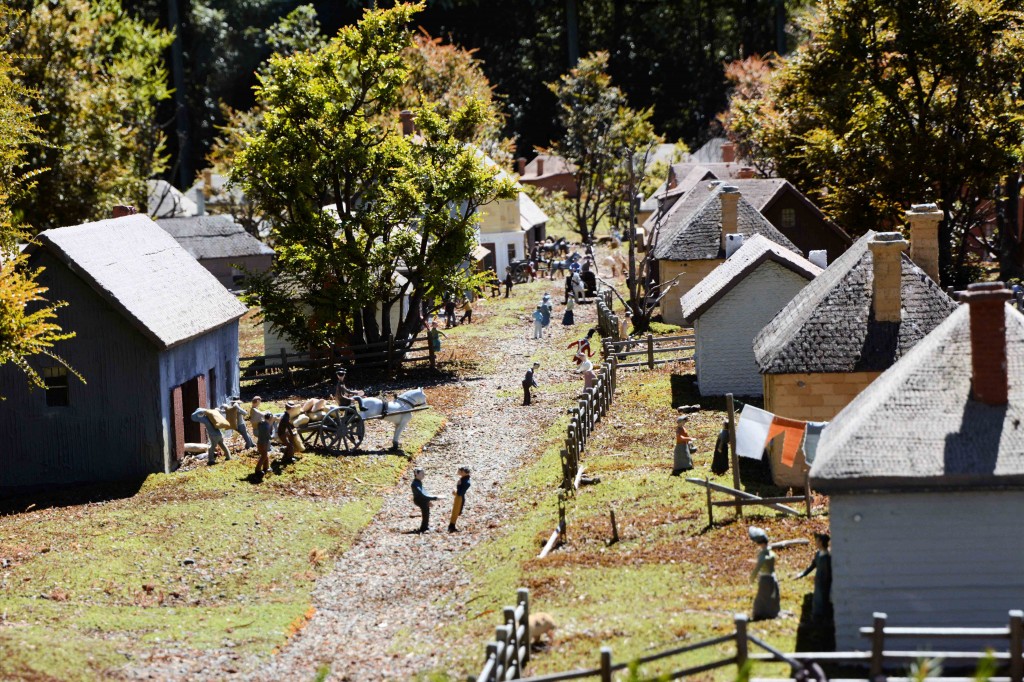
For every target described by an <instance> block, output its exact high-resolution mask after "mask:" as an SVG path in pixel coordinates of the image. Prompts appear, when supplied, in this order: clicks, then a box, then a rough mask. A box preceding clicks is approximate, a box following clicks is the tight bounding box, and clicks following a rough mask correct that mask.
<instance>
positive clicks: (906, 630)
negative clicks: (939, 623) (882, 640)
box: [860, 626, 1010, 639]
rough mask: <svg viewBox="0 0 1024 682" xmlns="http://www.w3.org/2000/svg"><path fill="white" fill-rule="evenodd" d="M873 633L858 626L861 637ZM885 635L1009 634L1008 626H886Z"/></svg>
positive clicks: (977, 636)
mask: <svg viewBox="0 0 1024 682" xmlns="http://www.w3.org/2000/svg"><path fill="white" fill-rule="evenodd" d="M874 633H875V629H874V628H873V627H862V628H860V634H861V636H862V637H871V636H872V635H873V634H874ZM885 636H886V637H938V638H942V637H950V638H955V639H993V638H1001V639H1006V638H1008V637H1009V636H1010V630H1009V628H1005V627H1001V628H928V627H899V626H887V627H886V628H885Z"/></svg>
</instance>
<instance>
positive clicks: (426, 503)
mask: <svg viewBox="0 0 1024 682" xmlns="http://www.w3.org/2000/svg"><path fill="white" fill-rule="evenodd" d="M412 475H413V479H412V503H413V504H415V505H416V506H417V507H419V508H420V519H421V520H420V527H419V529H418V530H415V531H413V532H415V533H426V532H427V531H429V530H430V503H431V502H433V501H434V500H436V499H437V496H436V495H431V494H430V493H428V492H427V491H426V490H424V489H423V477H424V476H425V475H426V473H425V472H424V471H423V469H421V468H419V467H416V468H415V469H413V471H412Z"/></svg>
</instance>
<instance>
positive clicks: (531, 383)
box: [523, 362, 540, 405]
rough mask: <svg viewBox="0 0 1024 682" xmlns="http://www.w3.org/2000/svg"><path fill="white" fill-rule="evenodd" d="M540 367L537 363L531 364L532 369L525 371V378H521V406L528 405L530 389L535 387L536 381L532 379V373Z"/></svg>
mask: <svg viewBox="0 0 1024 682" xmlns="http://www.w3.org/2000/svg"><path fill="white" fill-rule="evenodd" d="M538 367H540V363H539V362H535V363H533V367H531V368H530V369H528V370H526V376H524V377H523V405H529V404H530V389H531V388H536V387H537V380H536V379H534V378H533V373H534V372H535V371H536V370H537V368H538Z"/></svg>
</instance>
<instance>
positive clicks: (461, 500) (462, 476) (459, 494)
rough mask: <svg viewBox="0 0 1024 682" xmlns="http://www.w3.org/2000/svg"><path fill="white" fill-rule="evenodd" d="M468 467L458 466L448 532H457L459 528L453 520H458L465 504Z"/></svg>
mask: <svg viewBox="0 0 1024 682" xmlns="http://www.w3.org/2000/svg"><path fill="white" fill-rule="evenodd" d="M469 486H470V482H469V467H466V466H461V467H459V482H458V483H457V484H456V485H455V499H454V500H452V516H451V519H450V520H449V521H448V532H449V533H458V532H459V529H458V528H456V527H455V522H456V521H458V520H459V516H460V515H461V514H462V509H463V508H464V507H465V504H466V492H467V491H468V490H469Z"/></svg>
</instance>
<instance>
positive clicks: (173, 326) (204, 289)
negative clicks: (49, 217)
mask: <svg viewBox="0 0 1024 682" xmlns="http://www.w3.org/2000/svg"><path fill="white" fill-rule="evenodd" d="M38 240H39V246H33V247H31V250H34V249H36V248H45V249H47V250H49V251H50V252H52V253H53V254H54V255H55V256H56V257H57V258H59V259H60V260H61V261H63V262H64V263H65V264H67V265H68V266H69V267H70V268H71V269H72V270H73V271H74V272H75V273H76V274H78V275H79V276H81V277H82V278H83V279H84V280H85V281H86V282H88V283H89V285H90V286H92V287H93V289H95V290H96V292H97V293H98V294H99V295H100V296H102V297H103V298H104V299H106V300H107V301H108V302H110V304H111V305H113V306H114V308H116V309H118V310H119V311H120V312H121V313H122V314H124V315H125V317H127V318H128V319H129V320H130V321H131V322H132V323H134V324H135V326H136V327H137V328H138V329H139V331H141V332H142V333H143V335H145V336H146V337H147V338H149V339H150V340H151V341H153V343H155V344H156V345H157V346H158V347H159V348H161V349H163V348H169V347H171V346H174V345H176V344H179V343H182V342H184V341H188V340H189V339H192V338H195V337H197V336H200V335H202V334H205V333H206V332H208V331H210V330H211V329H216V328H217V327H220V326H221V325H224V324H227V323H228V322H232V321H234V320H237V319H238V318H239V317H241V316H242V315H243V314H244V313H245V311H246V308H245V306H244V305H242V304H241V303H240V302H239V301H238V299H237V298H235V297H234V296H232V295H231V293H229V292H228V290H227V289H225V288H224V287H223V286H222V285H221V284H220V282H218V281H217V278H216V277H214V276H213V275H212V274H210V272H209V271H208V270H207V269H206V268H204V267H203V266H202V265H200V264H199V262H198V261H197V260H196V259H195V258H193V257H192V256H191V255H189V253H188V252H187V251H185V249H183V248H181V247H180V246H179V245H178V243H177V242H176V241H174V238H173V237H171V236H170V235H169V234H167V232H165V231H164V230H162V229H160V227H158V226H157V224H156V223H154V222H153V221H152V220H150V219H149V217H148V216H144V215H133V216H127V217H124V218H114V219H111V220H101V221H99V222H95V223H86V224H84V225H76V226H74V227H61V228H57V229H53V230H46V231H45V232H42V233H40V234H39V236H38Z"/></svg>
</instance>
